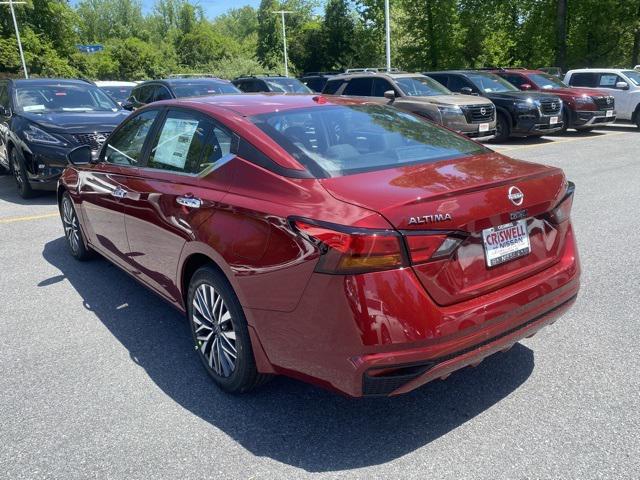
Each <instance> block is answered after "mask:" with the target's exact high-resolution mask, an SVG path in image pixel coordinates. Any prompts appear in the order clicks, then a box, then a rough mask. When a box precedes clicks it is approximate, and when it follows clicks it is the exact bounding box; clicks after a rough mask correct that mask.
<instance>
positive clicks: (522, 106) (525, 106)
mask: <svg viewBox="0 0 640 480" xmlns="http://www.w3.org/2000/svg"><path fill="white" fill-rule="evenodd" d="M538 105H539V102H538V101H537V100H534V99H533V98H527V99H526V100H525V101H524V102H516V105H515V106H516V108H517V109H518V110H523V111H526V112H528V111H529V110H533V109H534V108H536V107H537V106H538Z"/></svg>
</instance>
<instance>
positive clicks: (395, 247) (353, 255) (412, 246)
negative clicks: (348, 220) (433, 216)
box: [292, 219, 461, 274]
mask: <svg viewBox="0 0 640 480" xmlns="http://www.w3.org/2000/svg"><path fill="white" fill-rule="evenodd" d="M292 225H293V226H294V228H295V229H296V230H297V231H298V233H299V234H300V235H302V236H303V237H305V238H306V239H307V240H309V241H311V242H312V243H314V244H315V245H317V246H318V249H319V250H320V259H319V261H318V265H317V266H316V271H317V272H321V273H334V274H355V273H364V272H375V271H380V270H391V269H395V268H402V267H408V266H410V264H412V263H413V264H416V263H423V262H426V261H430V260H436V259H441V258H444V257H446V256H448V255H450V254H451V252H453V250H455V248H457V246H458V245H459V244H460V242H461V239H458V238H454V237H449V236H447V235H446V234H434V235H429V234H427V235H425V234H422V235H420V234H415V232H411V233H410V234H408V236H406V237H403V236H402V235H401V234H400V233H399V232H396V231H395V230H373V229H367V228H351V227H345V226H342V225H335V224H325V223H319V222H315V221H312V220H299V219H295V220H292Z"/></svg>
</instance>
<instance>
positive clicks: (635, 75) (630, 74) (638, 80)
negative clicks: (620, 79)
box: [622, 70, 640, 85]
mask: <svg viewBox="0 0 640 480" xmlns="http://www.w3.org/2000/svg"><path fill="white" fill-rule="evenodd" d="M622 73H624V74H625V75H626V76H627V78H628V79H629V80H631V81H632V82H633V83H635V84H636V85H640V72H636V71H635V70H625V71H624V72H622Z"/></svg>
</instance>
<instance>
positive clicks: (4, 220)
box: [0, 212, 59, 223]
mask: <svg viewBox="0 0 640 480" xmlns="http://www.w3.org/2000/svg"><path fill="white" fill-rule="evenodd" d="M58 215H59V213H57V212H55V213H44V214H42V215H29V216H26V217H9V218H0V223H14V222H27V221H29V220H40V219H41V218H52V217H57V216H58Z"/></svg>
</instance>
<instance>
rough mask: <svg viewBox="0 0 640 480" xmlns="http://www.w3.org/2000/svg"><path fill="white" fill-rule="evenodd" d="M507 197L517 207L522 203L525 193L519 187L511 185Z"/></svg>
mask: <svg viewBox="0 0 640 480" xmlns="http://www.w3.org/2000/svg"><path fill="white" fill-rule="evenodd" d="M507 197H508V198H509V200H511V203H513V204H514V205H515V206H516V207H519V206H520V205H522V202H523V201H524V193H522V190H520V189H519V188H518V187H510V188H509V195H507Z"/></svg>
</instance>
